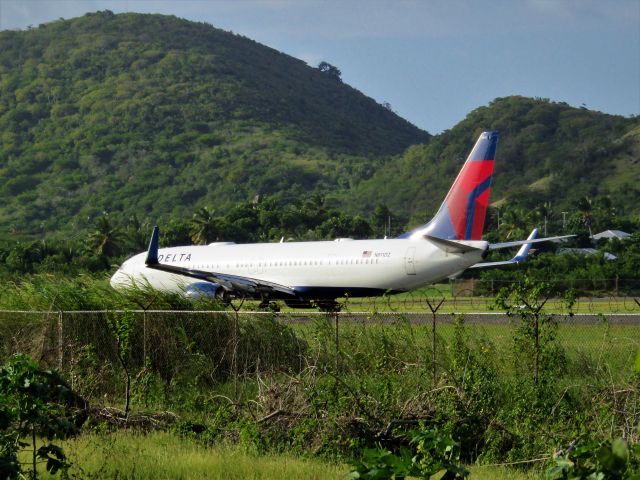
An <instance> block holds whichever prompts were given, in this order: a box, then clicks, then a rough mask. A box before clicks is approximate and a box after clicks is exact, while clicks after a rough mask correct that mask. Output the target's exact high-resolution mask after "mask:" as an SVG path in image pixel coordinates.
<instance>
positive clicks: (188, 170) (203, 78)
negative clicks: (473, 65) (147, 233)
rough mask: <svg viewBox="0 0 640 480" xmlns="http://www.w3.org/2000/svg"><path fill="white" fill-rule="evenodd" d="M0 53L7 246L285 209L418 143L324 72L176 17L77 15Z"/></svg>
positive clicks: (411, 132)
mask: <svg viewBox="0 0 640 480" xmlns="http://www.w3.org/2000/svg"><path fill="white" fill-rule="evenodd" d="M0 45H1V46H2V47H1V49H0V131H1V132H2V143H1V148H0V185H1V188H0V200H1V202H0V203H1V204H2V207H1V209H2V210H1V211H0V215H1V217H0V218H1V219H2V224H4V225H7V226H8V227H9V226H10V228H11V230H12V231H16V232H19V233H21V232H26V233H35V232H38V231H52V230H53V231H56V230H60V229H66V230H70V229H73V228H77V227H78V226H80V227H83V226H85V225H86V221H87V218H89V219H93V218H95V216H96V215H99V214H100V213H102V211H105V210H107V211H114V212H122V213H124V214H127V215H130V214H133V213H138V214H139V215H144V216H146V215H153V216H154V217H156V218H158V217H160V216H165V217H166V216H169V215H174V216H179V215H184V214H185V213H190V212H191V211H192V210H193V209H195V208H196V207H197V206H200V205H211V204H214V205H216V206H220V207H222V208H227V207H229V206H231V205H233V204H234V203H235V202H237V201H244V200H246V199H250V198H253V197H254V196H255V195H256V194H258V193H272V192H279V191H287V192H288V194H289V195H291V196H293V197H299V196H301V195H303V194H305V193H306V192H307V191H308V190H316V189H333V188H337V187H338V180H340V181H341V182H346V185H348V184H349V182H351V181H354V182H355V181H359V180H360V179H362V178H366V177H367V176H368V175H371V174H372V173H373V170H374V169H375V168H376V166H377V165H379V164H380V163H381V162H383V161H384V158H386V156H387V155H389V154H392V153H400V152H401V151H403V150H404V149H405V148H406V147H407V146H409V145H411V144H414V143H418V142H421V141H424V140H427V139H428V138H429V135H428V134H426V133H425V132H422V131H420V130H419V129H417V128H416V127H414V126H412V125H411V124H409V123H408V122H406V121H405V120H403V119H401V118H400V117H398V116H397V115H395V114H394V113H393V112H392V111H390V110H389V109H388V108H384V107H383V106H381V105H379V104H377V103H376V102H375V101H373V100H372V99H370V98H367V97H365V96H364V95H362V94H361V93H359V92H358V91H356V90H354V89H353V88H351V87H349V86H348V85H346V84H344V83H342V82H341V81H340V79H339V76H336V75H335V74H334V73H332V71H331V70H329V71H326V72H325V71H321V70H319V69H316V68H311V67H309V66H307V65H306V64H305V63H304V62H302V61H300V60H297V59H294V58H292V57H289V56H287V55H284V54H281V53H279V52H277V51H275V50H273V49H270V48H267V47H265V46H262V45H259V44H258V43H256V42H254V41H251V40H249V39H246V38H243V37H240V36H238V35H234V34H232V33H229V32H224V31H221V30H218V29H215V28H213V27H211V26H209V25H206V24H196V23H192V22H188V21H184V20H179V19H177V18H175V17H166V16H160V15H137V14H123V15H113V14H112V13H110V12H101V13H96V14H88V15H85V16H84V17H82V18H77V19H74V20H70V21H57V22H52V23H49V24H43V25H40V26H39V27H38V28H36V29H31V30H29V31H4V32H0ZM70 220H73V222H72V223H68V222H69V221H70ZM69 227H71V228H69Z"/></svg>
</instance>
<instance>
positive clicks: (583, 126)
mask: <svg viewBox="0 0 640 480" xmlns="http://www.w3.org/2000/svg"><path fill="white" fill-rule="evenodd" d="M487 129H495V130H498V131H500V133H501V136H500V140H499V142H498V151H497V161H496V165H495V171H494V180H493V187H492V192H491V201H492V203H493V205H494V206H496V207H498V208H501V207H505V206H507V205H508V206H510V207H514V208H515V207H518V208H520V209H522V210H523V212H519V213H520V216H524V215H526V214H529V213H530V211H531V210H533V209H535V208H537V207H543V206H544V208H545V209H546V214H545V217H547V219H548V220H549V221H552V222H553V223H554V226H555V227H558V226H561V225H562V220H563V216H562V212H563V211H566V212H568V214H570V215H573V214H575V213H579V212H580V211H583V210H584V209H585V208H586V207H585V206H584V205H583V204H584V203H585V202H588V203H590V206H591V208H592V209H595V208H596V204H607V205H608V207H609V210H610V211H611V212H614V215H609V217H616V216H617V217H621V216H625V215H636V217H635V218H637V214H638V213H639V209H638V201H639V200H640V188H639V187H638V184H639V182H640V121H639V119H638V118H632V119H626V118H623V117H619V116H613V115H606V114H603V113H599V112H593V111H590V110H587V109H586V108H573V107H570V106H569V105H567V104H564V103H555V102H551V101H549V100H545V99H532V98H524V97H507V98H498V99H496V100H494V101H493V102H491V104H490V105H489V106H486V107H480V108H478V109H476V110H474V111H473V112H471V113H470V114H469V115H468V116H467V117H466V118H465V119H464V120H463V121H462V122H460V123H459V124H458V125H456V126H455V127H454V128H452V129H451V130H448V131H446V132H444V133H442V134H441V135H438V136H435V137H433V138H432V140H431V141H430V142H429V143H428V144H425V145H417V146H414V147H411V148H409V149H408V150H407V151H406V152H405V153H404V154H403V155H402V156H397V157H394V159H393V160H392V161H390V162H388V163H386V164H385V165H384V166H382V167H381V168H380V169H378V170H377V171H376V173H375V174H374V175H373V176H372V177H371V178H370V179H367V180H365V181H364V182H361V183H360V184H358V186H357V187H356V188H355V192H351V193H350V194H349V196H348V197H345V201H347V202H348V200H349V198H352V199H354V201H353V202H351V206H354V207H355V206H356V202H358V203H359V204H360V205H370V204H372V202H375V201H376V200H377V199H380V198H382V199H384V201H385V202H387V205H389V206H390V207H391V208H394V209H397V208H402V209H403V211H407V212H410V213H411V215H412V217H413V218H412V220H413V221H414V222H418V221H420V220H421V219H423V218H425V217H428V216H429V215H430V214H431V213H433V212H434V211H435V209H437V207H438V206H439V204H440V202H441V198H442V195H443V194H444V192H446V190H447V188H448V187H449V185H450V183H451V179H452V178H454V177H455V175H456V173H457V171H458V169H459V167H460V165H461V164H462V162H463V161H464V159H465V158H466V155H467V153H468V151H469V148H470V145H471V144H472V142H473V141H474V140H475V138H477V135H478V134H479V133H480V132H481V131H483V130H487ZM436 192H442V193H436ZM522 213H524V215H522ZM616 222H617V219H616V218H609V221H608V222H607V223H606V225H602V226H601V228H611V227H612V226H614V225H615V224H616ZM558 230H559V229H558ZM594 233H595V232H594Z"/></svg>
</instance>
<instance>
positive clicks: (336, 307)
mask: <svg viewBox="0 0 640 480" xmlns="http://www.w3.org/2000/svg"><path fill="white" fill-rule="evenodd" d="M316 306H317V307H318V309H319V310H320V311H321V312H327V313H332V312H339V311H340V309H341V307H342V306H341V305H340V304H339V303H338V302H336V301H335V300H318V301H316Z"/></svg>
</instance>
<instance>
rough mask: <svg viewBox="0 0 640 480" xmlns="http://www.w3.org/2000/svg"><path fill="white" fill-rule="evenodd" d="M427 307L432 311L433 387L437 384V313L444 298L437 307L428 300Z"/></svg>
mask: <svg viewBox="0 0 640 480" xmlns="http://www.w3.org/2000/svg"><path fill="white" fill-rule="evenodd" d="M426 300H427V305H429V309H430V310H431V319H432V320H431V369H432V375H433V385H434V386H435V384H436V313H437V312H438V309H440V307H441V306H442V304H443V303H444V297H442V299H441V300H440V303H438V305H436V306H435V307H434V306H433V305H432V304H431V302H430V301H429V299H428V298H427V299H426Z"/></svg>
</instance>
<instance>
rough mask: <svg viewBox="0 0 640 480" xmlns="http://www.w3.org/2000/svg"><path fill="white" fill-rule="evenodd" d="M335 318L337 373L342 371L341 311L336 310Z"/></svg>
mask: <svg viewBox="0 0 640 480" xmlns="http://www.w3.org/2000/svg"><path fill="white" fill-rule="evenodd" d="M333 316H334V317H333V318H334V320H335V324H336V342H335V344H336V374H337V373H338V372H339V371H340V335H339V329H338V326H339V320H340V312H334V314H333Z"/></svg>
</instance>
